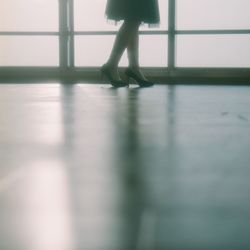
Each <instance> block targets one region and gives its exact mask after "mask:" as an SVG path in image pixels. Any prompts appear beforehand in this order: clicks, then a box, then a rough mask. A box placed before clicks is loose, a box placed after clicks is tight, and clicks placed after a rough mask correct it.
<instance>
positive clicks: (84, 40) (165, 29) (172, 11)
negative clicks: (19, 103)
mask: <svg viewBox="0 0 250 250" xmlns="http://www.w3.org/2000/svg"><path fill="white" fill-rule="evenodd" d="M158 1H159V5H160V12H161V24H160V26H159V27H157V28H156V27H155V28H149V27H147V26H142V27H141V28H140V41H141V53H140V55H141V56H140V62H141V65H142V66H143V67H149V68H152V67H157V68H163V69H166V68H167V67H168V69H169V70H173V69H174V70H177V71H178V69H179V68H192V69H195V68H229V69H231V68H250V59H249V58H250V45H249V44H250V15H249V13H248V10H249V9H250V1H249V0H158ZM105 7H106V0H1V2H0V12H1V21H0V67H23V66H32V67H53V68H59V67H63V68H65V67H66V68H68V69H69V70H73V71H74V70H75V69H79V68H80V69H83V68H89V67H91V68H92V67H94V68H98V67H100V65H102V64H103V63H104V62H105V61H106V59H107V57H108V55H109V53H110V50H111V47H112V44H113V41H114V38H115V35H116V32H117V31H118V29H119V27H120V24H117V25H112V24H111V23H110V22H109V20H107V19H106V18H105V15H104V13H105ZM152 44H154V45H155V46H154V47H152V46H151V45H152ZM152 48H154V50H152ZM125 65H127V58H126V55H124V57H123V58H122V61H121V66H125Z"/></svg>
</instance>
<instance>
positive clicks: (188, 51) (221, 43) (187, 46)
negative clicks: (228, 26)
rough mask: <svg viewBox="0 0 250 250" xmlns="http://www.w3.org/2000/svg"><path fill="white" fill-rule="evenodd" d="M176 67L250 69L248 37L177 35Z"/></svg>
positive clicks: (249, 37) (249, 36)
mask: <svg viewBox="0 0 250 250" xmlns="http://www.w3.org/2000/svg"><path fill="white" fill-rule="evenodd" d="M177 67H236V68H237V67H243V68H244V67H250V35H179V36H177Z"/></svg>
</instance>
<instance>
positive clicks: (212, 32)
mask: <svg viewBox="0 0 250 250" xmlns="http://www.w3.org/2000/svg"><path fill="white" fill-rule="evenodd" d="M174 33H175V34H176V35H233V34H235V35H241V34H250V30H176V31H175V32H174ZM60 34H61V33H60V32H26V31H23V32H22V31H18V32H16V31H11V32H8V31H3V32H0V36H19V35H20V36H59V35H60ZM116 34H117V31H77V32H65V34H64V35H88V36H89V35H98V36H99V35H116ZM167 34H169V32H168V31H167V30H160V31H140V35H167Z"/></svg>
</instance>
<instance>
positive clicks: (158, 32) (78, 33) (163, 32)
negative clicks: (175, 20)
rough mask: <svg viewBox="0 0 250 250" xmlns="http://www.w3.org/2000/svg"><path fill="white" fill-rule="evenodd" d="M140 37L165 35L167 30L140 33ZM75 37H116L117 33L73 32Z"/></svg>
mask: <svg viewBox="0 0 250 250" xmlns="http://www.w3.org/2000/svg"><path fill="white" fill-rule="evenodd" d="M139 33H140V35H167V34H168V31H167V30H159V31H140V32H139ZM74 34H75V35H87V36H91V35H97V36H100V35H116V34H117V31H76V32H74Z"/></svg>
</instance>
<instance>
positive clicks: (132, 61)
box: [127, 26, 146, 80]
mask: <svg viewBox="0 0 250 250" xmlns="http://www.w3.org/2000/svg"><path fill="white" fill-rule="evenodd" d="M127 52H128V60H129V68H130V69H131V70H132V71H133V72H134V73H135V74H136V75H137V76H138V77H140V78H141V79H143V80H146V78H145V76H144V74H143V73H142V72H141V70H140V65H139V26H138V29H137V30H136V31H135V32H134V33H133V34H132V35H131V39H130V40H129V43H128V47H127Z"/></svg>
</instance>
